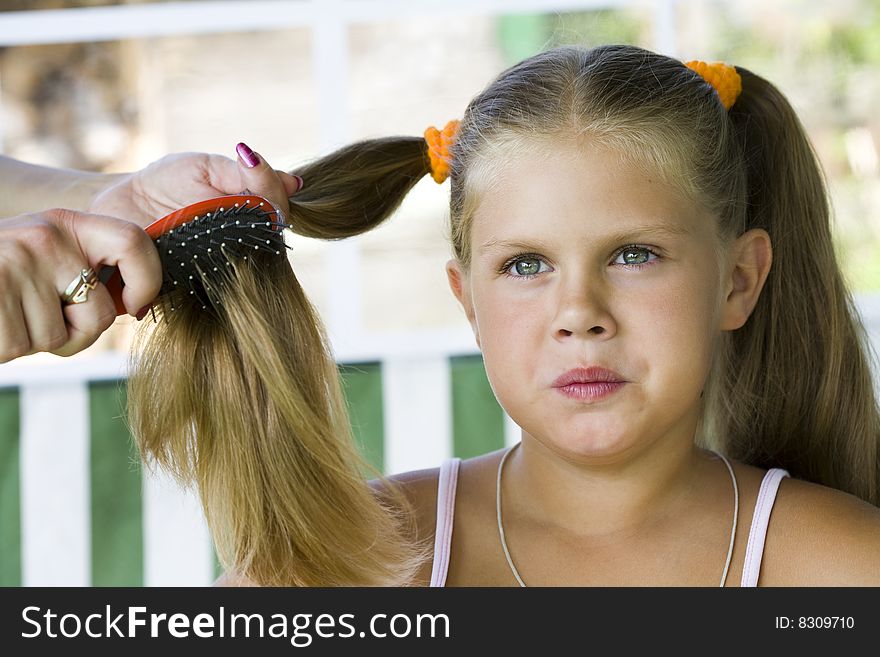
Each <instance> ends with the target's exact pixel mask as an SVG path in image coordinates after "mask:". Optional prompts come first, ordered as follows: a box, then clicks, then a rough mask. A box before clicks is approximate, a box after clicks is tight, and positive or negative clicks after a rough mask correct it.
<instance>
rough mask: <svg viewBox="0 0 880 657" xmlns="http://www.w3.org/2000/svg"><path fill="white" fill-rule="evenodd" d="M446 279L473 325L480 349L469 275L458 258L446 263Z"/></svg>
mask: <svg viewBox="0 0 880 657" xmlns="http://www.w3.org/2000/svg"><path fill="white" fill-rule="evenodd" d="M446 277H447V278H448V279H449V287H450V289H451V290H452V294H454V295H455V298H456V299H458V302H459V303H460V304H461V307H462V309H463V310H464V314H465V316H466V317H467V319H468V322H470V324H471V329H472V330H473V332H474V338H475V339H476V341H477V347H480V330H479V327H478V326H477V320H476V316H475V315H474V304H473V301H472V299H471V290H470V285H469V281H468V275H467V274H466V273H465V271H464V270H463V269H462V267H461V263H460V262H459V261H458V259H457V258H453V259H452V260H450V261H449V262H447V263H446Z"/></svg>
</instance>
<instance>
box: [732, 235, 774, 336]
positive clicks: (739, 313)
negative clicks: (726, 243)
mask: <svg viewBox="0 0 880 657" xmlns="http://www.w3.org/2000/svg"><path fill="white" fill-rule="evenodd" d="M731 249H732V252H731V253H732V257H733V262H732V267H733V268H732V270H731V272H730V276H729V277H728V278H727V279H726V280H725V299H724V303H723V305H722V309H721V326H720V328H721V330H722V331H733V330H736V329H738V328H740V327H741V326H742V325H743V324H745V323H746V320H748V318H749V315H751V314H752V310H754V308H755V304H756V303H758V297H759V296H760V295H761V290H762V289H763V288H764V283H765V282H766V280H767V275H768V274H769V273H770V265H771V263H772V262H773V246H772V244H771V243H770V235H768V234H767V231H766V230H764V229H762V228H753V229H751V230H747V231H746V232H745V233H743V234H742V235H740V236H739V237H738V238H737V239H736V241H735V242H734V243H733V245H732V246H731Z"/></svg>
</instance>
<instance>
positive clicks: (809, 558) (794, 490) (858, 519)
mask: <svg viewBox="0 0 880 657" xmlns="http://www.w3.org/2000/svg"><path fill="white" fill-rule="evenodd" d="M746 467H749V466H746ZM754 469H755V470H758V471H759V472H760V473H762V474H763V473H764V472H765V471H764V470H759V469H758V468H754ZM760 584H761V585H762V586H880V508H878V507H876V506H873V505H871V504H869V503H867V502H865V501H864V500H862V499H860V498H858V497H856V496H854V495H850V494H849V493H845V492H843V491H840V490H837V489H834V488H830V487H828V486H822V485H820V484H815V483H812V482H809V481H805V480H802V479H796V478H792V477H785V478H783V479H782V481H781V482H780V484H779V490H778V492H777V496H776V502H775V503H774V505H773V511H772V514H771V517H770V523H769V525H768V529H767V538H766V543H765V550H764V560H763V564H762V567H761V580H760Z"/></svg>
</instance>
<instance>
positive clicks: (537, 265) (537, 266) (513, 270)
mask: <svg viewBox="0 0 880 657" xmlns="http://www.w3.org/2000/svg"><path fill="white" fill-rule="evenodd" d="M541 264H546V263H544V261H543V260H542V259H541V258H539V257H537V256H531V255H520V256H516V257H515V258H513V259H511V260H508V261H507V262H506V263H505V264H504V268H503V272H504V273H505V274H506V275H507V276H510V277H511V278H533V277H535V276H537V275H538V274H540V273H541V272H544V271H549V269H541Z"/></svg>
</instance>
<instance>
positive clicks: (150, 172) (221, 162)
mask: <svg viewBox="0 0 880 657" xmlns="http://www.w3.org/2000/svg"><path fill="white" fill-rule="evenodd" d="M236 151H237V152H238V161H236V160H232V159H230V158H228V157H224V156H222V155H209V154H205V153H175V154H173V155H167V156H165V157H163V158H162V159H161V160H157V161H156V162H154V163H152V164H150V165H149V166H147V167H146V168H144V169H141V170H140V171H135V172H134V173H130V174H125V175H123V176H121V177H118V178H116V179H114V181H113V183H112V184H111V185H110V186H109V187H108V188H107V189H105V190H104V191H102V192H100V193H98V194H97V195H96V196H95V197H94V199H93V201H92V203H91V205H90V206H89V208H88V210H89V212H94V213H98V214H104V215H110V216H115V217H121V218H123V219H127V220H128V221H133V222H135V223H136V224H138V225H139V226H141V227H146V226H148V225H149V224H151V223H152V222H153V221H155V220H156V219H159V218H161V217H164V216H165V215H166V214H169V213H170V212H173V211H174V210H178V209H180V208H182V207H184V206H187V205H189V204H191V203H195V202H197V201H203V200H205V199H208V198H213V197H215V196H224V195H226V194H239V193H241V192H243V191H244V190H248V191H249V192H250V193H252V194H256V195H258V196H262V197H264V198H266V199H267V200H269V201H270V202H271V203H272V204H273V205H275V206H276V208H278V209H279V210H281V212H282V213H283V215H284V217H285V218H286V217H287V214H288V211H289V202H288V198H289V197H290V196H292V195H293V194H295V193H296V192H297V191H298V190H299V189H300V188H301V187H302V181H301V179H300V178H298V177H296V176H292V175H290V174H289V173H285V172H283V171H277V170H275V169H273V168H271V167H270V166H269V165H268V164H267V163H266V161H265V160H264V159H263V158H262V157H260V156H259V155H258V154H257V153H254V152H253V151H251V149H250V148H248V147H247V146H245V145H244V144H239V145H238V146H237V147H236ZM126 284H128V281H126Z"/></svg>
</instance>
